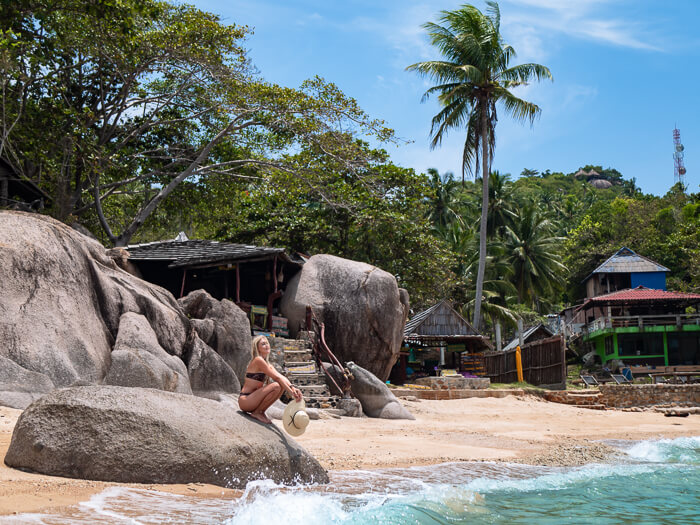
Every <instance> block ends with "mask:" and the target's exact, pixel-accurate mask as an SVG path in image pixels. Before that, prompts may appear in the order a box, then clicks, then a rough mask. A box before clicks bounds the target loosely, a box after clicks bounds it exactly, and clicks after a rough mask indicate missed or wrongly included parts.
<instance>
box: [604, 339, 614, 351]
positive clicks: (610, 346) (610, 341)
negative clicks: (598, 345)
mask: <svg viewBox="0 0 700 525" xmlns="http://www.w3.org/2000/svg"><path fill="white" fill-rule="evenodd" d="M614 353H615V345H614V344H613V336H612V335H609V336H607V337H606V338H605V355H612V354H614Z"/></svg>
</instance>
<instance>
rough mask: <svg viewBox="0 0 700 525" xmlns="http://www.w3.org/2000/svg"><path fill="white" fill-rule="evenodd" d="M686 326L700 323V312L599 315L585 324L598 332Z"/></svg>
mask: <svg viewBox="0 0 700 525" xmlns="http://www.w3.org/2000/svg"><path fill="white" fill-rule="evenodd" d="M674 325H675V326H678V327H681V326H686V325H699V326H700V314H669V315H630V316H612V317H599V318H598V319H596V320H594V321H593V322H591V323H588V324H587V325H586V326H585V331H586V332H588V333H589V334H590V333H593V332H598V331H599V330H605V329H608V328H622V327H639V328H644V327H645V326H674Z"/></svg>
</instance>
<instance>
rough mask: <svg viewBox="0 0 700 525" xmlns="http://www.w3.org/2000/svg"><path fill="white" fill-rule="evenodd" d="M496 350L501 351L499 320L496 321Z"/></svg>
mask: <svg viewBox="0 0 700 525" xmlns="http://www.w3.org/2000/svg"><path fill="white" fill-rule="evenodd" d="M496 350H497V351H498V352H500V351H501V321H496Z"/></svg>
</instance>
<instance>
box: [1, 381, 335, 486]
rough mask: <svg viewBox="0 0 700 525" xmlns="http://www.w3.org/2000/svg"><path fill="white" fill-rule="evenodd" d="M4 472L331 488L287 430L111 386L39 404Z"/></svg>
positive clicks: (56, 395)
mask: <svg viewBox="0 0 700 525" xmlns="http://www.w3.org/2000/svg"><path fill="white" fill-rule="evenodd" d="M5 462H6V463H7V465H9V466H11V467H14V468H21V469H27V470H31V471H34V472H39V473H42V474H47V475H54V476H64V477H71V478H82V479H93V480H102V481H112V482H124V483H196V482H200V483H211V484H215V485H219V486H223V487H232V488H243V487H245V485H246V483H247V482H248V481H251V480H256V479H272V480H274V481H275V482H278V483H285V484H291V483H314V482H315V483H327V482H328V475H327V473H326V471H325V470H324V469H323V468H322V467H321V465H320V464H319V463H318V461H316V460H315V459H314V458H313V457H312V456H311V455H309V454H308V452H306V451H305V450H304V449H303V448H302V447H301V446H300V445H299V444H298V443H296V442H295V441H294V440H293V439H291V438H289V437H288V436H286V435H285V434H284V431H283V430H281V429H279V428H277V427H276V426H274V425H264V424H262V423H259V422H257V421H255V420H254V419H252V418H250V417H248V416H246V415H243V414H242V413H240V412H238V411H235V410H232V409H231V407H230V406H228V405H226V404H224V403H219V402H217V401H213V400H210V399H204V398H201V397H196V396H189V395H183V394H176V393H172V392H164V391H160V390H152V389H141V388H123V387H109V386H103V387H81V388H66V389H59V390H56V391H54V392H52V393H50V394H47V395H46V396H44V397H42V398H41V399H39V400H38V401H36V402H34V403H32V404H31V405H30V406H29V407H28V408H27V409H26V410H25V411H24V412H23V413H22V414H21V416H20V417H19V419H18V421H17V424H16V425H15V429H14V432H13V434H12V441H11V443H10V447H9V449H8V451H7V454H6V456H5Z"/></svg>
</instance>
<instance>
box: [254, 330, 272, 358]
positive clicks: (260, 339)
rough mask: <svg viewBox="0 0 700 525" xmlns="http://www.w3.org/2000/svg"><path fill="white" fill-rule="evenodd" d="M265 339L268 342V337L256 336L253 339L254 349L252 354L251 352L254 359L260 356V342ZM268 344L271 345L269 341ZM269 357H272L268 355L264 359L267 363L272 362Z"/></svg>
mask: <svg viewBox="0 0 700 525" xmlns="http://www.w3.org/2000/svg"><path fill="white" fill-rule="evenodd" d="M263 339H265V340H267V337H265V336H264V335H258V336H255V337H254V338H253V348H252V349H251V352H250V353H251V354H252V356H253V359H255V358H256V357H258V356H260V351H259V350H258V343H259V342H260V341H262V340H263ZM268 343H269V341H268ZM269 357H270V354H267V357H265V358H264V359H265V361H267V362H268V363H269V362H270V361H269Z"/></svg>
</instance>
